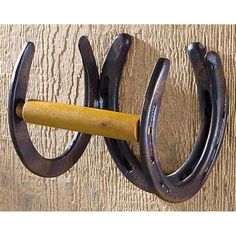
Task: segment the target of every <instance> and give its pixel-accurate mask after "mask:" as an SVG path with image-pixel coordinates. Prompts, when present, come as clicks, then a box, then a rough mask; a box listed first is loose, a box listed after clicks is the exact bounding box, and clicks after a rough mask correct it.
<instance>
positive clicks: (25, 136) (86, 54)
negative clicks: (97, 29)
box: [8, 37, 99, 177]
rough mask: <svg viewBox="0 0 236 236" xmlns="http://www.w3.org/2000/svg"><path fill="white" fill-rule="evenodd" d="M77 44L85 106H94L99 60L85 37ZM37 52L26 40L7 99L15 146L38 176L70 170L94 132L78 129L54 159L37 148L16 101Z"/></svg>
mask: <svg viewBox="0 0 236 236" xmlns="http://www.w3.org/2000/svg"><path fill="white" fill-rule="evenodd" d="M78 46H79V50H80V53H81V56H82V61H83V66H84V71H85V76H84V83H85V92H84V106H88V107H95V106H96V104H97V99H98V78H99V77H98V70H97V66H96V62H95V59H94V55H93V52H92V49H91V46H90V44H89V41H88V39H87V38H86V37H81V39H80V41H79V45H78ZM34 52H35V47H34V44H33V43H31V42H28V43H26V44H25V45H24V47H23V49H22V51H21V54H20V56H19V59H18V61H17V63H16V66H15V68H14V72H13V76H12V81H11V86H10V93H9V100H8V120H9V129H10V134H11V138H12V142H13V144H14V147H15V150H16V152H17V154H18V156H19V157H20V159H21V161H22V163H23V164H24V165H25V167H26V168H27V169H29V170H30V171H31V172H33V173H34V174H37V175H39V176H42V177H55V176H59V175H61V174H63V173H64V172H66V171H67V170H69V169H70V168H71V167H72V166H73V165H74V164H75V163H76V162H77V161H78V159H79V158H80V156H81V155H82V154H83V152H84V150H85V148H86V146H87V144H88V142H89V140H90V137H91V135H88V134H83V133H77V134H76V135H74V137H73V139H72V141H71V143H70V144H69V146H68V147H67V149H66V150H65V151H64V153H63V154H61V155H60V156H58V157H56V158H53V159H47V158H45V157H43V156H41V155H40V154H39V152H38V151H37V150H36V149H35V147H34V145H33V144H32V141H31V139H30V136H29V133H28V129H27V125H26V123H25V122H24V120H23V119H21V118H19V117H18V116H17V114H16V106H17V104H18V103H20V102H24V101H25V97H26V90H27V85H28V80H29V72H30V67H31V63H32V60H33V56H34Z"/></svg>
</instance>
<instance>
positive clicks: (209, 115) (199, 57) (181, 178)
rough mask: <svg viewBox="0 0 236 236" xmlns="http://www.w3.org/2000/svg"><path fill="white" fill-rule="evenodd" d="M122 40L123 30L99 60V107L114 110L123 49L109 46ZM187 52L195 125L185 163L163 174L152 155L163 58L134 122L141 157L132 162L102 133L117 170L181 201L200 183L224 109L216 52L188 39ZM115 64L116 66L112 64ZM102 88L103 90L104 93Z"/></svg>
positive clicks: (165, 66) (214, 151)
mask: <svg viewBox="0 0 236 236" xmlns="http://www.w3.org/2000/svg"><path fill="white" fill-rule="evenodd" d="M123 38H125V40H124V39H123ZM122 39H123V40H122ZM126 42H130V38H129V36H128V35H120V36H118V38H117V39H116V40H115V41H114V43H113V45H112V46H111V49H110V51H109V53H108V56H107V58H106V60H105V63H104V67H103V70H102V75H101V80H102V82H101V83H100V84H102V87H100V96H101V97H102V100H103V108H105V109H109V110H113V111H118V89H119V81H120V79H121V74H122V67H123V64H122V63H124V60H125V57H126V55H127V52H128V47H126V48H125V49H123V50H124V51H125V53H123V54H122V57H120V56H117V51H116V50H114V48H119V49H121V48H122V45H123V46H124V45H125V44H126ZM116 44H117V45H120V46H117V45H116ZM121 50H122V49H121ZM188 54H189V57H190V61H191V63H192V66H193V70H194V73H195V77H196V84H197V88H198V97H199V104H200V115H201V126H200V130H199V135H198V138H197V141H196V144H195V146H194V148H193V151H192V152H191V154H190V155H189V157H188V158H187V160H186V161H185V163H184V164H183V165H182V166H181V167H180V168H179V169H178V170H177V171H175V172H174V173H172V174H170V175H167V176H166V175H165V174H164V173H163V171H162V169H161V166H160V163H159V161H158V157H157V146H156V129H157V119H158V113H159V109H160V105H161V100H162V95H163V91H164V87H165V81H166V78H167V74H168V70H169V60H168V59H164V58H161V59H159V60H158V62H157V64H156V66H155V69H154V71H153V73H152V76H151V79H150V82H149V85H148V88H147V91H146V95H145V99H144V103H143V108H142V112H141V120H140V127H139V142H140V154H141V161H140V162H139V161H138V159H137V158H136V157H135V155H134V154H133V152H132V151H131V150H130V148H129V146H128V143H127V142H126V141H120V140H116V139H110V138H105V140H106V144H107V146H108V149H109V151H110V153H111V156H112V158H113V159H114V161H115V163H116V164H117V166H118V167H119V169H120V170H121V172H122V173H123V174H124V175H125V176H126V177H127V178H128V179H129V180H130V181H131V182H132V183H133V184H135V185H136V186H137V187H139V188H141V189H143V190H145V191H148V192H152V193H155V194H157V195H158V196H159V197H161V198H162V199H163V200H166V201H169V202H183V201H185V200H187V199H189V198H191V197H192V196H193V195H194V194H196V193H197V192H198V191H199V189H200V188H201V187H202V185H203V184H204V182H205V180H206V178H207V176H208V175H209V173H210V171H211V169H212V166H213V164H214V162H215V160H216V157H217V155H218V152H219V149H220V146H221V144H222V139H223V134H224V130H225V126H226V119H227V114H228V99H227V95H226V84H225V77H224V73H223V68H222V64H221V61H220V58H219V56H218V55H217V54H216V53H215V52H208V53H206V50H205V48H204V47H203V46H202V45H201V44H200V43H193V44H191V45H190V46H189V47H188ZM116 65H119V66H118V67H117V68H116V69H114V68H115V67H116ZM103 91H106V92H105V94H104V92H103Z"/></svg>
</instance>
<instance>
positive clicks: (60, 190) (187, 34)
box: [0, 25, 236, 211]
mask: <svg viewBox="0 0 236 236" xmlns="http://www.w3.org/2000/svg"><path fill="white" fill-rule="evenodd" d="M122 32H126V33H129V34H131V35H132V36H133V45H132V48H131V50H130V52H129V55H128V59H127V63H126V65H125V68H124V72H123V77H122V83H121V88H120V101H119V103H120V110H122V111H125V112H131V113H137V114H138V113H139V112H140V110H141V105H142V101H143V96H144V92H145V89H146V86H147V83H148V80H149V77H150V74H151V72H152V69H153V66H154V63H155V61H156V60H157V59H158V58H159V57H167V58H169V59H170V60H171V69H170V74H169V78H168V82H167V85H166V89H165V94H164V100H163V104H162V107H161V113H160V118H159V124H158V152H159V156H160V161H161V163H162V166H163V169H164V170H165V171H166V172H171V171H173V170H175V169H176V168H177V167H178V166H180V165H181V163H182V162H183V161H184V160H185V159H186V157H187V156H188V154H189V153H190V151H191V148H192V147H193V145H194V140H195V139H196V136H197V132H198V126H199V120H198V119H199V115H198V101H197V96H196V86H195V83H194V77H193V72H192V69H191V66H190V63H189V59H188V57H187V54H186V47H187V46H188V44H189V43H191V42H194V41H199V42H201V43H202V44H204V45H206V46H207V49H208V50H214V51H217V52H218V53H219V54H220V56H221V59H222V61H223V67H224V70H225V76H226V80H227V86H228V94H229V102H230V107H229V119H228V125H227V129H226V135H225V138H224V143H223V146H222V148H221V152H220V154H219V156H218V160H217V162H216V165H215V166H214V168H213V171H212V173H211V174H210V176H209V178H208V180H207V182H206V184H205V185H204V187H203V188H202V189H201V191H200V192H199V193H198V194H197V195H195V196H194V197H193V198H192V199H190V200H189V201H187V202H184V203H181V204H170V203H167V202H165V201H162V200H161V199H159V198H158V197H157V196H155V195H152V194H149V193H145V192H143V191H142V190H140V189H138V188H136V187H135V186H133V185H132V184H131V183H130V182H128V180H127V179H126V178H124V177H123V175H122V174H121V173H120V171H119V170H118V169H117V167H116V165H115V164H114V162H113V161H112V159H111V157H110V154H109V153H108V151H107V148H106V146H105V142H104V139H103V138H102V137H97V136H93V137H92V139H91V141H90V143H89V145H88V147H87V149H86V151H85V153H84V154H83V156H82V157H81V159H80V160H79V161H78V162H77V164H76V165H75V166H74V167H73V168H72V169H71V170H70V171H68V172H67V173H65V174H64V175H62V176H60V177H58V178H52V179H46V178H41V177H38V176H36V175H33V174H31V173H30V172H29V171H28V170H27V169H26V168H25V167H24V166H23V165H22V163H21V162H20V160H19V158H18V156H17V155H16V153H15V151H14V148H13V145H12V142H11V139H10V135H9V131H8V120H7V99H8V89H9V82H10V79H11V75H12V71H13V67H14V64H15V62H16V59H17V57H18V53H19V51H20V49H21V47H22V45H23V43H24V42H25V41H26V40H28V41H32V42H34V43H35V45H36V53H35V58H34V61H33V65H32V69H31V74H30V76H31V77H30V82H29V87H28V94H27V96H28V98H35V99H44V100H49V101H55V102H64V103H71V104H82V97H83V74H84V72H83V69H82V62H81V58H80V56H79V53H78V48H77V42H78V39H79V38H80V36H82V35H87V36H88V38H89V40H90V41H91V44H92V47H93V50H94V54H95V56H96V59H97V63H98V65H99V69H101V65H102V63H103V60H104V58H105V56H106V53H107V51H108V48H109V45H110V44H111V42H112V40H113V39H114V38H115V37H116V36H117V35H118V34H119V33H122ZM235 44H236V27H235V26H232V25H0V210H7V211H8V210H15V211H25V210H26V211H32V210H34V211H38V210H40V211H41V210H42V211H55V210H66V211H110V210H112V211H115V210H119V211H120V210H122V211H175V210H181V211H192V210H193V211H209V210H210V211H211V210H220V211H222V210H229V211H230V210H236V206H235V201H236V185H235V182H236V176H235V173H236V159H235V147H236V140H235V137H236V126H235V98H236V95H235V90H236V89H235V76H236V49H235ZM29 130H30V133H31V137H32V140H33V143H34V145H35V146H36V147H37V149H38V150H39V151H40V153H42V154H43V155H45V156H46V157H52V156H56V155H58V154H60V153H61V152H62V151H63V150H64V148H65V147H66V145H67V144H68V143H69V141H70V139H71V137H72V132H66V131H62V130H55V129H53V128H45V127H40V126H34V125H29ZM133 148H134V149H135V150H136V152H137V153H138V148H137V146H134V147H133Z"/></svg>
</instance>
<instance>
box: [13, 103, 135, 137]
mask: <svg viewBox="0 0 236 236" xmlns="http://www.w3.org/2000/svg"><path fill="white" fill-rule="evenodd" d="M16 114H17V115H18V116H19V117H21V118H23V120H24V121H25V122H27V123H31V124H38V125H44V126H49V127H54V128H60V129H66V130H72V131H78V132H82V133H87V134H94V135H101V136H104V137H109V138H115V139H120V140H126V141H131V142H135V141H138V124H139V116H138V115H131V114H126V113H122V112H114V111H107V110H101V109H94V108H88V107H81V106H75V105H67V104H62V103H55V102H46V101H38V100H29V101H26V102H25V103H19V104H18V105H17V107H16Z"/></svg>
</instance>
